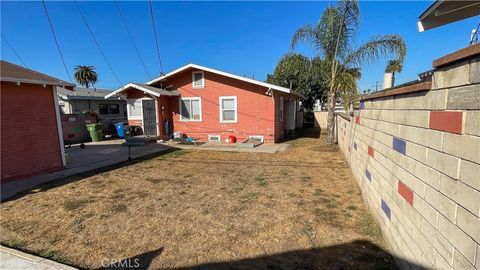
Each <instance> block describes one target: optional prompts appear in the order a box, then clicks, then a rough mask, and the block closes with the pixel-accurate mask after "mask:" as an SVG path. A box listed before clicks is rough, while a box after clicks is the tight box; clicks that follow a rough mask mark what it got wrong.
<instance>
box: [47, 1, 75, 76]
mask: <svg viewBox="0 0 480 270" xmlns="http://www.w3.org/2000/svg"><path fill="white" fill-rule="evenodd" d="M42 4H43V8H44V9H45V15H47V19H48V24H49V25H50V29H51V30H52V34H53V39H54V40H55V44H56V45H57V49H58V53H59V54H60V58H61V59H62V63H63V67H64V68H65V72H66V73H67V75H68V78H69V79H70V81H72V77H71V76H70V72H68V68H67V65H66V64H65V59H63V54H62V50H60V45H59V44H58V40H57V35H55V30H54V29H53V24H52V21H51V20H50V16H49V15H48V10H47V5H46V4H45V0H42Z"/></svg>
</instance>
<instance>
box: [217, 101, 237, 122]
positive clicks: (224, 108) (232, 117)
mask: <svg viewBox="0 0 480 270" xmlns="http://www.w3.org/2000/svg"><path fill="white" fill-rule="evenodd" d="M219 103H220V122H222V123H236V122H237V97H220V102H219Z"/></svg>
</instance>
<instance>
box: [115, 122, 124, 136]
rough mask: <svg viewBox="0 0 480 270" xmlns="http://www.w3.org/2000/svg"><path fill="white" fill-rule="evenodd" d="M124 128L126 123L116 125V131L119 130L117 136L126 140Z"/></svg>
mask: <svg viewBox="0 0 480 270" xmlns="http://www.w3.org/2000/svg"><path fill="white" fill-rule="evenodd" d="M124 126H125V123H124V122H118V123H115V129H116V130H117V135H118V137H119V138H125V131H124V130H123V127H124Z"/></svg>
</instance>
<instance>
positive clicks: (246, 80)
mask: <svg viewBox="0 0 480 270" xmlns="http://www.w3.org/2000/svg"><path fill="white" fill-rule="evenodd" d="M189 68H194V69H200V70H204V71H207V72H211V73H215V74H219V75H222V76H225V77H230V78H233V79H237V80H240V81H244V82H248V83H252V84H256V85H260V86H263V87H266V88H271V89H273V90H277V91H280V92H284V93H288V94H290V93H292V91H290V89H288V88H285V87H282V86H278V85H275V84H271V83H266V82H262V81H257V80H254V79H250V78H245V77H242V76H238V75H235V74H232V73H228V72H223V71H220V70H216V69H213V68H208V67H204V66H200V65H196V64H188V65H185V66H183V67H180V68H177V69H175V70H173V71H171V72H169V73H167V74H165V75H163V76H160V77H158V78H156V79H153V80H151V81H149V82H146V83H145V84H146V85H151V84H153V83H156V82H158V81H161V80H163V79H165V78H167V77H169V76H172V75H174V74H176V73H179V72H182V71H184V70H186V69H189ZM293 94H296V93H294V92H293Z"/></svg>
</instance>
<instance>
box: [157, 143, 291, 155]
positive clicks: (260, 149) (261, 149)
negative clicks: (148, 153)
mask: <svg viewBox="0 0 480 270" xmlns="http://www.w3.org/2000/svg"><path fill="white" fill-rule="evenodd" d="M163 144H164V145H166V146H173V147H176V148H181V149H192V150H210V151H227V152H250V153H269V154H273V153H277V152H283V151H285V150H287V149H288V147H289V146H290V145H289V144H286V143H275V144H273V143H264V144H262V145H259V146H257V147H253V148H251V147H241V143H231V144H229V143H218V142H206V143H204V144H200V145H198V146H195V145H191V144H179V143H171V142H167V143H163Z"/></svg>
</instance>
